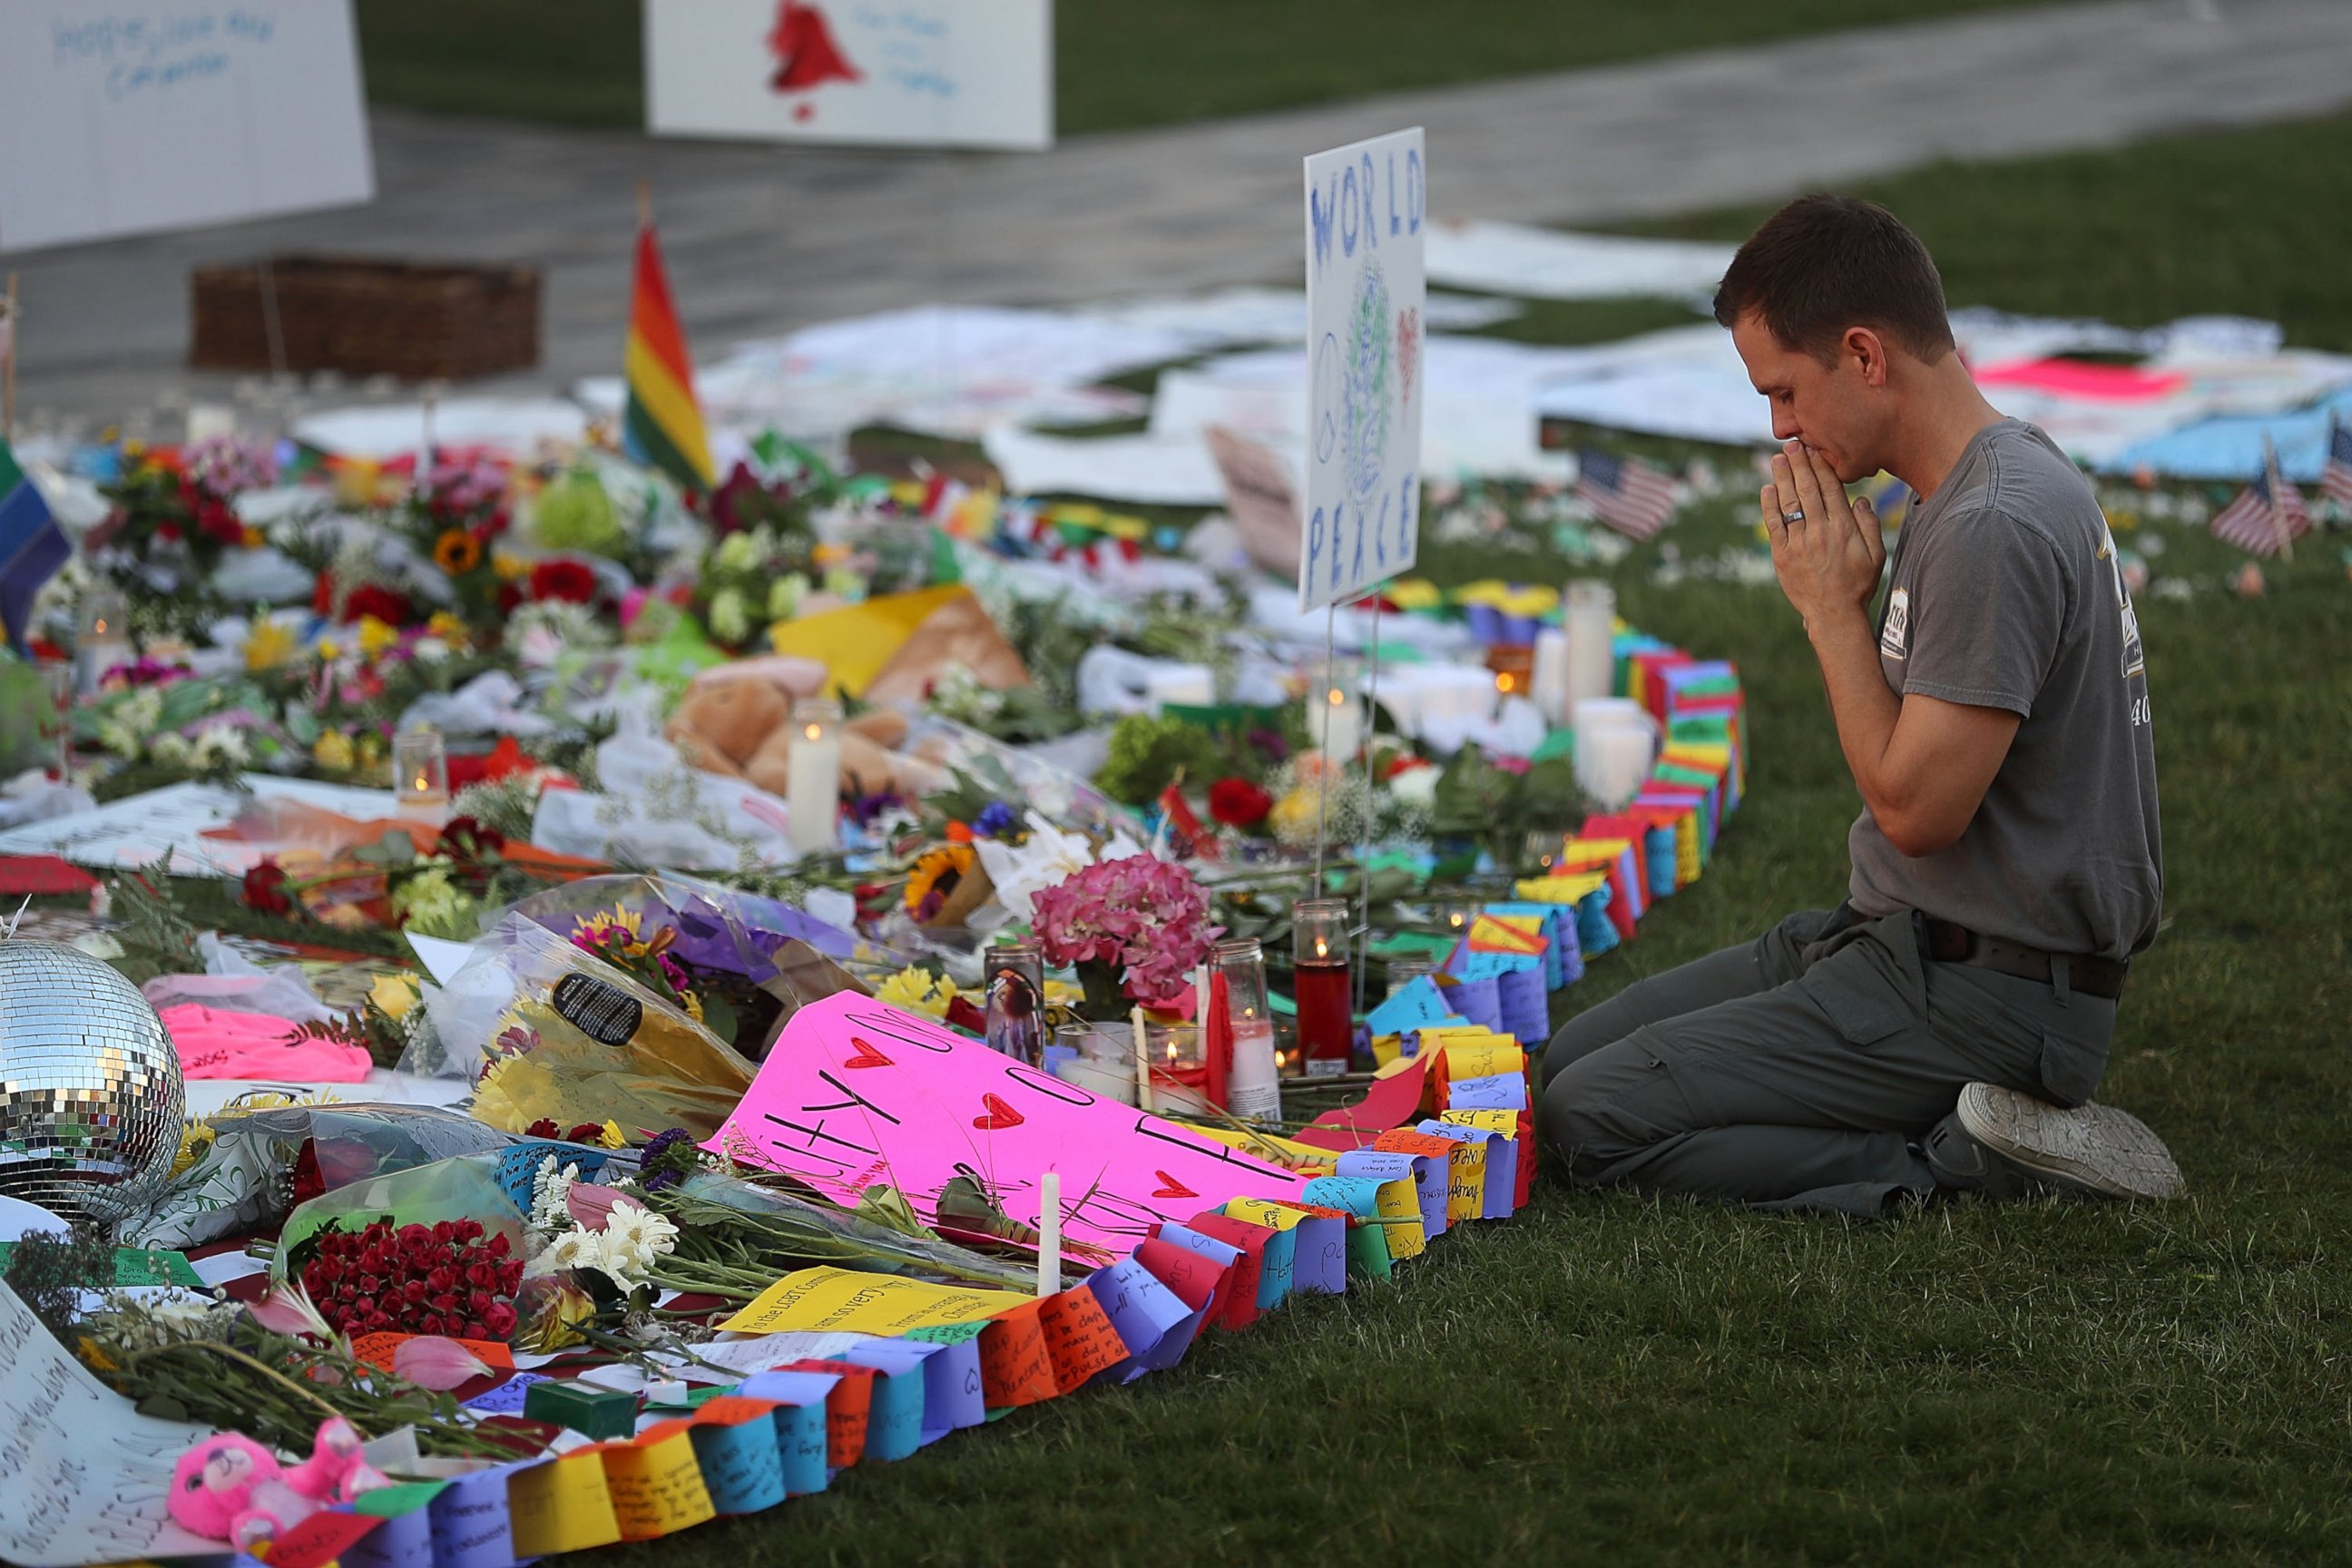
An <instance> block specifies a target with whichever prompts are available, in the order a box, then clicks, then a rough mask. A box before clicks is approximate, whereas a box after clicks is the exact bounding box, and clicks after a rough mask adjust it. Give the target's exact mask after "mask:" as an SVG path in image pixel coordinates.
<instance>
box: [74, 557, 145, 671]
mask: <svg viewBox="0 0 2352 1568" xmlns="http://www.w3.org/2000/svg"><path fill="white" fill-rule="evenodd" d="M131 658H132V650H131V605H130V604H129V602H128V601H126V600H125V599H124V598H123V596H122V593H121V590H120V589H118V588H116V587H114V586H113V585H112V584H106V583H100V584H94V585H93V586H92V587H91V588H90V590H89V593H87V594H85V595H83V596H82V602H81V620H80V624H79V626H78V628H77V629H76V632H75V636H74V685H75V687H76V688H77V689H79V691H80V692H81V694H82V695H83V696H85V697H88V696H89V695H91V694H92V693H94V692H96V691H97V690H98V683H99V682H100V680H101V679H104V678H105V675H106V672H107V671H108V670H110V669H111V668H114V667H115V666H116V665H118V664H129V663H130V662H131Z"/></svg>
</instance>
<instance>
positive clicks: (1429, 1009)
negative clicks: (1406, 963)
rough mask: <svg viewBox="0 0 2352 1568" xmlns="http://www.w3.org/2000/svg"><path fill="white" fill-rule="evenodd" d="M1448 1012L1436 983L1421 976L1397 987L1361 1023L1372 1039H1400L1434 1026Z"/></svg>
mask: <svg viewBox="0 0 2352 1568" xmlns="http://www.w3.org/2000/svg"><path fill="white" fill-rule="evenodd" d="M1448 1011H1449V1009H1448V1008H1447V1007H1446V1005H1445V998H1444V995H1443V994H1440V993H1439V991H1438V988H1437V982H1436V981H1435V980H1433V979H1432V978H1430V977H1429V976H1428V975H1426V974H1423V975H1417V976H1415V977H1414V978H1413V979H1412V981H1410V982H1408V983H1407V984H1403V985H1401V986H1399V987H1398V988H1397V989H1396V990H1395V991H1394V992H1393V993H1391V994H1390V996H1389V998H1388V999H1387V1000H1386V1001H1384V1002H1382V1003H1381V1005H1379V1006H1377V1007H1375V1008H1373V1009H1372V1010H1371V1011H1370V1013H1368V1014H1366V1015H1365V1018H1364V1021H1365V1023H1366V1025H1367V1026H1370V1029H1371V1031H1372V1033H1373V1034H1375V1035H1402V1034H1405V1033H1407V1032H1408V1031H1410V1030H1413V1029H1418V1028H1420V1027H1421V1026H1423V1025H1424V1024H1431V1023H1435V1022H1437V1021H1438V1020H1440V1019H1442V1018H1444V1017H1445V1016H1446V1015H1447V1013H1448Z"/></svg>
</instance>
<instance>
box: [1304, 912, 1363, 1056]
mask: <svg viewBox="0 0 2352 1568" xmlns="http://www.w3.org/2000/svg"><path fill="white" fill-rule="evenodd" d="M1348 914H1349V903H1348V900H1345V899H1307V900H1302V901H1301V902H1300V903H1299V904H1298V905H1297V908H1296V909H1294V910H1292V911H1291V917H1290V931H1291V963H1292V967H1293V969H1294V970H1295V971H1296V977H1297V988H1298V1049H1299V1053H1300V1054H1301V1055H1302V1056H1304V1057H1305V1058H1307V1076H1308V1077H1309V1078H1331V1077H1337V1076H1338V1075H1339V1074H1340V1073H1344V1072H1346V1071H1347V1070H1348V1058H1349V1053H1350V1052H1351V1051H1352V1050H1353V1049H1354V1047H1355V1035H1356V1019H1355V1012H1354V1008H1353V1005H1352V1004H1353V999H1354V995H1355V987H1354V985H1353V984H1352V983H1351V976H1350V973H1349V971H1350V970H1351V968H1352V967H1353V966H1352V965H1351V964H1350V963H1349V947H1350V943H1349V936H1348Z"/></svg>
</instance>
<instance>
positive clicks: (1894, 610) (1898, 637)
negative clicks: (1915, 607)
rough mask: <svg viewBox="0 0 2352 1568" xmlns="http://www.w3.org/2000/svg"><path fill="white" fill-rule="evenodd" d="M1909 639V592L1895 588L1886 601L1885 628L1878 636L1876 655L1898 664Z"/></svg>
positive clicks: (1905, 589)
mask: <svg viewBox="0 0 2352 1568" xmlns="http://www.w3.org/2000/svg"><path fill="white" fill-rule="evenodd" d="M1910 637H1911V591H1910V590H1909V589H1908V588H1897V589H1895V592H1894V593H1893V594H1892V595H1888V597H1887V600H1886V626H1885V629H1884V630H1882V631H1881V632H1880V633H1879V634H1878V653H1879V657H1880V658H1891V659H1894V660H1895V661H1896V662H1898V663H1900V662H1901V661H1902V658H1903V650H1904V645H1905V643H1906V642H1907V641H1908V640H1909V639H1910Z"/></svg>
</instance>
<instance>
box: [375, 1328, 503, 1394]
mask: <svg viewBox="0 0 2352 1568" xmlns="http://www.w3.org/2000/svg"><path fill="white" fill-rule="evenodd" d="M392 1370H393V1372H394V1374H395V1375H397V1376H400V1377H404V1378H406V1379H407V1380H408V1381H409V1382H411V1383H413V1384H415V1385H416V1386H417V1387H419V1388H424V1389H429V1390H431V1391H432V1392H433V1393H435V1394H446V1393H448V1392H449V1390H451V1389H453V1388H456V1387H457V1385H458V1384H462V1383H465V1382H467V1380H468V1379H471V1378H477V1377H483V1376H487V1375H488V1373H489V1370H490V1368H489V1364H488V1363H486V1362H484V1361H483V1360H482V1359H481V1358H480V1357H479V1356H477V1355H476V1354H475V1353H474V1352H471V1351H469V1350H467V1348H466V1347H465V1346H464V1345H461V1344H459V1343H458V1342H457V1341H455V1340H444V1339H435V1338H432V1337H430V1336H428V1335H418V1336H417V1337H416V1338H414V1339H406V1340H403V1341H401V1342H400V1343H398V1344H397V1345H395V1346H394V1347H393V1352H392Z"/></svg>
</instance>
